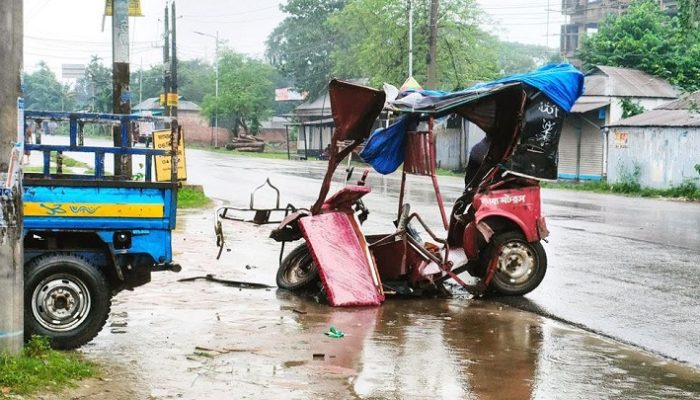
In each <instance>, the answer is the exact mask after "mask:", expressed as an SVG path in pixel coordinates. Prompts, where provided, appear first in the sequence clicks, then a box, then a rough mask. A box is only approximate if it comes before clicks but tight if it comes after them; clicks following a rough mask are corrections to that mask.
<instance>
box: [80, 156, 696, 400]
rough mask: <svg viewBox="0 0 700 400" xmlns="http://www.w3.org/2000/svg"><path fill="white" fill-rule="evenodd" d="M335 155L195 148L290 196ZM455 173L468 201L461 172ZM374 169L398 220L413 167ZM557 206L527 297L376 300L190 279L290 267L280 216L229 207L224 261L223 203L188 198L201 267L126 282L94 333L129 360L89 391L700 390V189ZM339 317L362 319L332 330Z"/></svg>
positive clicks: (647, 395) (547, 204)
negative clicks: (403, 176) (321, 158)
mask: <svg viewBox="0 0 700 400" xmlns="http://www.w3.org/2000/svg"><path fill="white" fill-rule="evenodd" d="M86 161H88V162H89V160H86ZM137 162H138V161H137ZM324 171H325V164H324V163H322V162H288V161H275V160H263V159H256V158H233V157H230V156H229V155H227V154H216V153H209V152H203V151H197V150H192V149H190V150H188V172H189V183H192V184H201V185H203V186H204V188H205V190H206V192H207V194H208V195H209V196H210V197H214V198H216V199H217V200H218V201H219V202H225V203H230V204H235V205H241V206H246V205H247V204H248V203H249V201H250V198H249V193H250V190H251V189H252V188H254V187H256V186H257V185H259V184H261V183H262V182H263V181H264V180H265V178H267V177H270V179H271V181H272V182H273V183H274V184H275V185H276V186H278V187H279V188H280V190H281V191H282V194H283V195H282V199H281V200H282V204H283V205H284V204H286V203H287V202H292V203H294V204H295V205H297V206H307V207H308V206H309V205H310V204H311V203H312V202H313V201H314V200H315V198H316V195H317V192H318V188H319V185H320V179H321V177H322V175H323V173H324ZM356 176H359V174H356ZM336 178H337V179H336V183H335V184H334V188H333V189H337V188H339V187H341V186H342V183H341V182H342V174H341V173H338V174H337V176H336ZM440 182H441V189H442V191H443V195H444V197H445V199H446V203H447V204H450V203H451V202H452V201H453V200H454V199H455V198H456V197H457V195H458V194H459V193H460V192H461V190H462V185H461V180H460V179H459V178H441V179H440ZM369 183H370V185H371V186H372V188H373V192H372V193H371V194H369V195H368V196H367V197H366V203H367V205H368V207H369V208H370V210H371V214H370V218H369V220H368V221H367V223H366V224H365V226H364V227H363V229H365V231H366V232H367V233H369V234H372V233H386V232H391V231H393V229H394V228H393V225H392V224H391V220H392V219H394V218H395V213H396V204H397V200H398V199H397V188H398V180H397V178H396V177H394V176H389V177H385V178H382V177H381V176H379V175H378V174H376V173H373V174H370V180H369ZM408 188H409V192H408V201H410V202H411V204H412V207H413V210H414V211H418V212H419V213H421V215H422V216H424V217H425V219H426V220H427V221H428V223H429V224H430V225H431V226H433V227H435V228H436V229H437V228H438V227H439V226H440V219H439V214H438V212H437V208H436V206H435V202H434V195H433V192H432V189H431V186H430V185H429V184H428V181H427V179H426V178H416V179H410V181H409V186H408ZM333 189H332V191H333ZM332 191H331V192H332ZM270 194H271V193H269V192H262V193H260V195H259V197H257V198H256V202H259V203H258V204H259V206H270V202H271V201H273V199H272V198H271V196H270ZM544 209H545V212H546V213H547V214H548V215H549V227H550V230H551V231H552V236H551V241H550V243H549V244H546V245H545V249H546V251H547V253H548V257H549V261H550V263H549V264H550V267H549V270H548V274H547V277H546V278H545V280H544V282H543V283H542V285H541V286H540V288H538V289H537V290H536V291H534V292H533V293H531V294H530V295H528V296H526V297H524V298H523V299H521V300H519V301H514V300H513V299H486V300H475V299H471V300H470V299H469V298H467V297H465V296H457V297H455V298H453V299H411V300H399V299H389V300H388V301H387V302H385V303H384V304H383V305H382V306H381V307H377V308H364V309H338V308H331V307H328V306H325V305H320V304H317V303H316V302H315V301H314V300H313V299H310V298H305V297H300V296H296V295H292V294H290V293H288V292H285V291H283V290H277V289H260V290H251V289H240V288H236V287H229V286H225V285H221V284H217V283H212V282H208V281H203V280H196V281H192V282H179V281H178V279H180V278H187V277H196V276H203V275H205V274H215V275H216V276H217V277H219V278H223V279H235V280H241V281H248V282H260V283H266V284H269V285H274V279H275V278H274V274H275V271H276V268H277V251H278V246H277V244H276V243H274V242H273V241H271V240H269V239H267V238H266V237H267V235H268V233H269V230H270V227H269V226H262V227H260V226H253V225H248V224H237V223H229V224H227V225H226V232H227V240H228V243H227V247H228V249H229V250H230V251H227V252H225V253H224V254H223V256H222V259H221V260H218V261H217V260H215V255H216V249H215V246H214V237H213V232H212V227H213V218H212V217H213V210H206V211H204V212H202V211H193V212H184V213H179V216H178V229H177V231H176V232H175V234H174V237H173V250H174V254H175V258H176V261H177V262H179V263H181V264H182V265H183V271H182V272H181V273H180V274H172V273H156V274H154V275H153V282H151V283H150V284H148V285H146V286H144V287H142V288H138V289H137V290H135V291H133V292H122V293H120V294H119V295H118V296H117V297H115V299H114V304H113V307H112V314H111V316H110V320H109V321H108V324H107V327H106V328H105V329H104V330H103V332H102V333H100V334H99V335H98V337H97V338H96V339H95V340H93V342H91V343H89V344H88V345H86V346H84V347H83V348H82V351H84V352H85V353H86V354H88V356H89V357H92V358H95V359H97V360H98V361H100V362H102V363H105V364H108V365H109V364H112V365H115V368H116V369H117V370H119V371H121V372H120V373H119V374H117V375H116V376H109V377H107V379H108V380H112V379H114V381H115V382H114V383H115V385H113V386H112V385H109V382H107V383H106V384H104V383H103V385H100V386H99V387H97V388H94V389H95V391H94V394H93V395H91V396H90V397H89V398H91V399H116V398H130V399H132V398H133V399H149V400H152V399H214V400H217V399H230V398H284V399H297V398H298V399H317V398H339V399H345V398H363V399H364V398H372V399H434V398H441V399H455V398H465V399H526V398H537V399H560V398H566V399H570V398H571V399H579V398H580V399H628V398H635V399H696V398H699V397H700V370H698V365H700V362H698V359H699V358H700V357H698V346H700V345H699V344H698V343H697V342H698V340H697V337H698V332H700V329H698V326H697V323H696V322H695V321H694V317H695V315H696V314H697V313H698V308H699V307H698V301H697V297H696V293H695V292H696V291H693V289H697V287H698V269H697V268H698V267H697V266H696V262H697V260H698V259H699V257H698V250H697V245H696V244H697V243H698V242H699V241H698V239H699V238H698V235H699V234H700V233H699V231H700V229H698V228H699V224H700V221H699V220H698V218H700V217H699V216H698V210H697V209H698V206H697V204H683V203H676V202H667V201H657V200H650V201H646V200H637V199H629V198H622V197H616V196H598V195H586V194H582V193H574V192H563V191H545V192H544ZM666 213H668V214H666ZM668 218H675V219H677V221H678V223H676V224H671V223H667V222H662V221H666V219H668ZM640 228H641V229H640ZM657 232H659V233H658V234H657ZM592 249H595V250H592ZM693 279H694V280H693ZM504 303H509V304H513V305H515V307H516V308H513V307H511V306H509V305H507V304H504ZM518 308H522V309H524V310H525V311H523V310H519V309H518ZM528 311H534V313H531V312H528ZM550 317H551V318H550ZM331 325H333V326H336V327H338V328H339V329H341V330H343V331H344V332H345V333H346V336H345V337H344V338H343V339H331V338H328V337H326V336H324V334H323V333H324V332H325V331H327V330H328V329H329V327H330V326H331ZM581 328H583V329H581ZM590 331H593V332H598V333H600V335H599V334H595V333H591V332H590ZM620 342H624V343H629V344H632V346H630V345H625V344H621V343H620ZM641 349H647V350H649V351H644V350H641ZM659 355H663V356H664V357H661V356H659ZM665 357H666V358H665ZM668 358H676V359H679V360H683V361H685V363H676V362H673V361H670V360H668ZM117 380H118V381H120V382H122V384H121V385H117V382H116V381H117ZM123 381H126V382H127V383H126V384H124V383H123Z"/></svg>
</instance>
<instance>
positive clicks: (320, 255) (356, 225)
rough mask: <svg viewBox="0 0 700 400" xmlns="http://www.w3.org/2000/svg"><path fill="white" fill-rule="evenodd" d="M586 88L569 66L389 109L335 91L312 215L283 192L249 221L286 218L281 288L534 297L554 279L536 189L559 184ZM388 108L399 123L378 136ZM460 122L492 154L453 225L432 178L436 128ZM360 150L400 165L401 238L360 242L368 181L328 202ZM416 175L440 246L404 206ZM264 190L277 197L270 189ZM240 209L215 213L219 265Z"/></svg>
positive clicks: (391, 103)
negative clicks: (564, 133)
mask: <svg viewBox="0 0 700 400" xmlns="http://www.w3.org/2000/svg"><path fill="white" fill-rule="evenodd" d="M582 89H583V76H582V74H581V73H580V72H579V71H578V70H576V69H575V68H574V67H572V66H570V65H566V64H562V65H551V66H546V67H543V68H540V69H539V70H536V71H534V72H532V73H529V74H521V75H515V76H511V77H508V78H504V79H501V80H498V81H494V82H490V83H486V84H480V85H477V86H474V87H472V88H470V89H466V90H462V91H458V92H453V93H447V92H437V91H415V90H411V91H406V92H401V93H399V94H398V96H396V95H394V96H395V97H396V98H390V99H387V94H386V93H391V91H387V92H386V93H385V91H379V90H375V89H371V88H368V87H363V86H359V85H355V84H352V83H348V82H342V81H338V80H333V81H331V83H330V84H329V95H330V99H331V108H332V113H333V120H334V122H335V131H334V133H333V135H332V142H331V145H330V149H331V151H330V154H329V160H328V168H327V170H326V174H325V178H324V180H323V183H322V184H321V189H320V193H319V196H318V199H317V200H316V202H315V203H314V204H313V205H312V206H311V207H310V208H308V209H298V208H296V207H294V206H292V205H288V206H287V207H284V208H281V207H280V205H279V192H277V204H276V207H275V208H270V209H256V208H255V207H254V204H253V203H254V201H253V199H254V193H253V195H251V204H250V208H249V209H248V210H251V211H254V212H255V218H254V219H253V220H252V222H254V223H258V224H263V223H269V222H271V221H270V216H271V214H272V213H276V212H279V213H284V218H283V219H282V220H281V222H280V223H279V225H278V226H277V228H276V229H274V230H273V231H272V233H271V235H270V237H271V238H273V239H274V240H276V241H278V242H281V243H282V249H281V252H280V265H279V269H278V273H277V284H278V286H279V287H281V288H284V289H288V290H293V291H296V290H302V289H308V288H319V289H320V290H321V292H323V293H324V294H325V296H326V298H327V300H328V303H329V304H330V305H333V306H356V305H377V304H380V303H382V302H383V301H384V299H385V295H388V294H402V295H405V294H422V293H426V292H435V291H437V292H445V291H446V289H445V288H444V286H443V283H445V282H446V281H448V280H453V281H454V282H456V283H457V284H459V285H460V286H462V287H463V288H465V289H466V290H468V291H469V292H471V293H473V294H476V295H482V294H485V293H489V292H493V293H497V294H501V295H523V294H525V293H528V292H530V291H532V290H534V289H535V288H536V287H537V286H538V285H539V284H540V282H541V281H542V279H543V278H544V275H545V272H546V270H547V256H546V254H545V251H544V249H543V247H542V245H541V241H542V240H545V238H546V237H547V236H548V234H549V232H548V231H547V227H546V223H545V218H544V217H543V216H542V214H541V209H540V186H539V182H540V181H541V180H555V179H556V178H557V147H558V143H559V136H560V133H561V128H562V123H563V118H564V116H565V113H566V112H568V111H570V109H571V107H572V105H573V103H574V102H575V101H576V99H577V98H578V97H579V96H580V95H581V92H582ZM394 96H392V97H394ZM383 109H386V110H390V111H391V112H393V113H396V114H397V115H398V118H397V120H396V121H395V122H394V123H393V124H392V125H391V126H389V127H387V128H383V129H378V130H376V131H375V132H374V133H372V135H371V136H370V131H371V129H372V126H373V124H374V123H375V120H376V119H377V117H378V116H379V115H380V112H381V111H382V110H383ZM452 115H457V116H459V117H462V118H464V119H466V120H468V121H470V122H472V123H473V124H475V125H477V126H478V127H479V128H481V130H483V132H484V133H485V139H484V140H483V141H482V142H481V144H480V146H481V147H482V148H484V149H485V150H484V155H483V157H482V158H481V159H480V160H478V162H477V163H472V162H470V165H469V168H468V171H467V177H466V179H465V181H466V182H465V185H466V188H465V191H464V193H463V195H462V196H461V197H460V198H459V199H457V201H456V202H455V204H454V206H453V208H452V211H451V213H450V215H449V217H448V215H447V213H446V212H445V209H444V206H443V203H442V196H441V194H440V189H439V185H438V181H437V177H436V156H435V153H436V149H435V134H434V132H433V128H434V126H435V121H436V120H437V119H440V118H443V117H447V116H452ZM363 144H364V150H363V151H362V156H363V158H364V159H365V161H367V162H368V163H369V164H370V165H372V166H373V167H374V168H375V170H377V171H379V172H380V173H385V174H386V173H390V172H393V171H394V170H396V169H397V168H398V167H399V165H402V172H401V187H400V192H399V202H398V205H397V208H396V210H397V219H396V221H394V225H395V229H394V230H393V231H392V232H390V233H386V234H384V235H364V234H363V232H362V229H361V222H362V221H363V219H364V218H366V215H367V211H366V209H365V207H364V205H363V203H362V200H361V199H362V197H363V196H365V195H367V194H368V193H369V192H370V191H371V189H370V187H369V186H367V185H366V184H365V179H366V177H367V172H365V173H364V174H363V176H362V178H361V179H360V180H359V181H358V182H357V184H355V185H346V186H345V187H344V188H342V189H341V190H340V191H338V192H337V193H335V194H334V195H332V196H330V197H328V193H329V189H330V185H331V180H332V178H333V174H334V172H335V171H336V168H337V167H338V165H339V164H340V163H341V161H342V160H343V159H345V158H346V157H348V156H349V155H350V154H351V153H352V151H353V150H355V149H356V148H357V147H358V146H360V145H363ZM408 174H413V175H422V176H429V177H430V178H431V179H432V183H433V188H434V191H435V199H436V202H437V205H438V207H439V209H440V213H441V218H442V222H443V225H444V228H445V230H446V234H445V236H444V237H441V236H440V235H438V234H437V233H436V232H435V230H433V229H432V228H430V227H429V226H428V225H427V224H426V223H425V222H424V219H423V218H421V216H420V215H418V214H417V213H415V212H411V209H410V206H409V204H408V203H407V202H406V201H405V200H406V199H405V196H404V192H405V189H406V176H407V175H408ZM265 185H267V186H271V187H273V188H274V186H272V184H271V183H270V182H269V180H268V181H267V182H266V184H265ZM275 190H276V188H275ZM242 210H245V209H243V208H235V207H222V208H220V209H218V210H217V215H216V226H215V231H216V234H217V244H218V245H219V246H220V252H219V255H220V254H221V249H223V247H224V245H225V244H224V234H223V229H222V221H223V220H227V219H228V220H230V219H234V220H235V219H239V218H238V217H236V216H233V214H235V213H236V212H240V211H242ZM426 235H427V237H428V240H423V236H426ZM300 239H303V240H304V243H302V244H301V245H299V246H297V247H296V248H294V249H293V250H292V251H290V252H289V253H288V254H287V255H286V256H284V249H285V244H286V243H287V242H292V241H297V240H300ZM465 273H466V274H465Z"/></svg>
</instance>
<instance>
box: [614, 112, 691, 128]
mask: <svg viewBox="0 0 700 400" xmlns="http://www.w3.org/2000/svg"><path fill="white" fill-rule="evenodd" d="M608 126H634V127H652V126H668V127H700V114H698V113H696V112H691V111H688V110H660V109H658V108H657V109H654V110H651V111H647V112H645V113H642V114H639V115H635V116H634V117H630V118H625V119H621V120H619V121H617V122H615V123H612V124H610V125H608Z"/></svg>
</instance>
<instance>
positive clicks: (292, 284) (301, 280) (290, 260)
mask: <svg viewBox="0 0 700 400" xmlns="http://www.w3.org/2000/svg"><path fill="white" fill-rule="evenodd" d="M296 267H304V268H307V269H306V271H305V273H304V274H303V275H301V276H300V275H298V274H297V275H296V277H297V279H298V280H296V281H293V280H292V279H290V278H291V276H292V274H293V273H294V272H293V271H292V269H293V268H296ZM318 279H319V277H318V268H317V267H316V263H315V262H314V259H313V257H312V256H311V252H310V251H309V248H308V246H307V245H306V243H302V244H300V245H299V246H297V247H296V248H294V250H292V251H290V252H289V254H287V256H286V257H285V258H284V259H283V260H282V262H281V263H280V267H279V269H278V270H277V279H276V281H277V286H278V287H280V288H282V289H286V290H290V291H297V290H302V289H307V288H311V287H313V285H314V284H315V283H316V281H317V280H318Z"/></svg>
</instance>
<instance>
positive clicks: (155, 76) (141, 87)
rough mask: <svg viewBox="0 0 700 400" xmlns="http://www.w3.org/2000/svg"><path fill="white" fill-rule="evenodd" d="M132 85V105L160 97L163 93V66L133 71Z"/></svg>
mask: <svg viewBox="0 0 700 400" xmlns="http://www.w3.org/2000/svg"><path fill="white" fill-rule="evenodd" d="M130 85H131V104H132V105H135V104H137V103H139V101H140V100H146V99H149V98H152V97H160V94H161V93H162V92H163V66H162V65H161V64H156V65H153V66H151V67H150V68H148V69H139V70H136V71H132V72H131V78H130Z"/></svg>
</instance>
